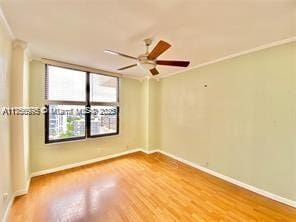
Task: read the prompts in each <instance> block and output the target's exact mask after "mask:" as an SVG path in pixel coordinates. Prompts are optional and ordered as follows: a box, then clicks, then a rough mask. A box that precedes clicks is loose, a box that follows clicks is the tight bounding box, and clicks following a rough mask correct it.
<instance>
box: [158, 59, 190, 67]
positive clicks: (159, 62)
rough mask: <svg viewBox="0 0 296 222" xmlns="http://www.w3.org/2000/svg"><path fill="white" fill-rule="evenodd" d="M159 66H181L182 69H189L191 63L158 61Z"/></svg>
mask: <svg viewBox="0 0 296 222" xmlns="http://www.w3.org/2000/svg"><path fill="white" fill-rule="evenodd" d="M156 64H157V65H163V66H180V67H187V66H189V64H190V62H189V61H174V60H157V61H156Z"/></svg>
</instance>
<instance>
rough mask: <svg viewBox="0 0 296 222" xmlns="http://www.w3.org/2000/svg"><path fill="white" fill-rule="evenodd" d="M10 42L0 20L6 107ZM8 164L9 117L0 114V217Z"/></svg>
mask: <svg viewBox="0 0 296 222" xmlns="http://www.w3.org/2000/svg"><path fill="white" fill-rule="evenodd" d="M11 44H12V43H11V40H10V37H9V35H8V33H7V32H6V30H5V28H4V25H3V24H2V23H1V21H0V107H5V106H6V107H8V106H9V103H10V90H9V82H10V63H11ZM10 165H11V161H10V118H9V117H7V116H3V115H0V219H1V218H2V217H3V214H4V212H5V210H6V208H7V204H8V202H9V200H10V198H11V197H12V192H13V189H12V176H11V167H10ZM4 193H8V195H9V196H8V198H7V199H6V200H3V199H2V198H3V197H2V194H4Z"/></svg>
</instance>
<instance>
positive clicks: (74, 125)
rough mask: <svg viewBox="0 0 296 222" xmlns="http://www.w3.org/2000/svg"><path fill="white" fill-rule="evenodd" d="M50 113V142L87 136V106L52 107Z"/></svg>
mask: <svg viewBox="0 0 296 222" xmlns="http://www.w3.org/2000/svg"><path fill="white" fill-rule="evenodd" d="M48 111H49V120H48V128H49V129H48V132H49V135H48V137H49V138H48V139H49V140H59V139H69V138H75V137H83V136H85V106H78V105H50V106H49V110H48Z"/></svg>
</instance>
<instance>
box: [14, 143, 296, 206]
mask: <svg viewBox="0 0 296 222" xmlns="http://www.w3.org/2000/svg"><path fill="white" fill-rule="evenodd" d="M139 151H141V152H144V153H146V154H152V153H156V152H159V153H162V154H163V155H166V156H168V157H171V158H173V159H175V160H178V161H180V162H182V163H184V164H186V165H189V166H191V167H194V168H196V169H199V170H201V171H203V172H205V173H208V174H210V175H213V176H215V177H218V178H220V179H222V180H225V181H227V182H230V183H232V184H235V185H237V186H239V187H242V188H245V189H247V190H250V191H252V192H254V193H257V194H259V195H262V196H264V197H267V198H269V199H272V200H275V201H278V202H280V203H283V204H286V205H288V206H291V207H294V208H296V202H295V201H293V200H289V199H287V198H284V197H281V196H279V195H276V194H273V193H270V192H268V191H265V190H262V189H260V188H257V187H254V186H252V185H249V184H246V183H243V182H241V181H239V180H236V179H233V178H231V177H229V176H225V175H223V174H221V173H218V172H216V171H213V170H210V169H208V168H206V167H203V166H201V165H199V164H196V163H193V162H190V161H188V160H185V159H182V158H180V157H177V156H175V155H173V154H170V153H167V152H165V151H163V150H159V149H154V150H146V149H141V148H137V149H133V150H128V151H124V152H121V153H117V154H112V155H107V156H103V157H99V158H95V159H91V160H86V161H82V162H79V163H74V164H69V165H64V166H61V167H56V168H53V169H48V170H42V171H38V172H34V173H32V175H31V177H36V176H41V175H45V174H49V173H54V172H58V171H61V170H67V169H71V168H75V167H79V166H83V165H87V164H91V163H96V162H100V161H103V160H108V159H112V158H115V157H120V156H124V155H127V154H131V153H135V152H139ZM29 184H30V181H28V184H27V189H26V190H23V191H18V192H16V193H15V196H19V195H23V194H26V193H27V192H28V189H29Z"/></svg>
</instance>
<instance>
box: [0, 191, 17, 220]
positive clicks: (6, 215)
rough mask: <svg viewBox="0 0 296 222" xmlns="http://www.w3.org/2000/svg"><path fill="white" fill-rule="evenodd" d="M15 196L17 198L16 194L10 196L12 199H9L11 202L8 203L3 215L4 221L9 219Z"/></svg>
mask: <svg viewBox="0 0 296 222" xmlns="http://www.w3.org/2000/svg"><path fill="white" fill-rule="evenodd" d="M14 198H15V195H12V196H11V198H10V200H9V203H8V205H7V208H6V210H5V212H4V215H3V218H2V222H7V221H8V217H9V213H10V210H11V207H12V204H13V202H14Z"/></svg>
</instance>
